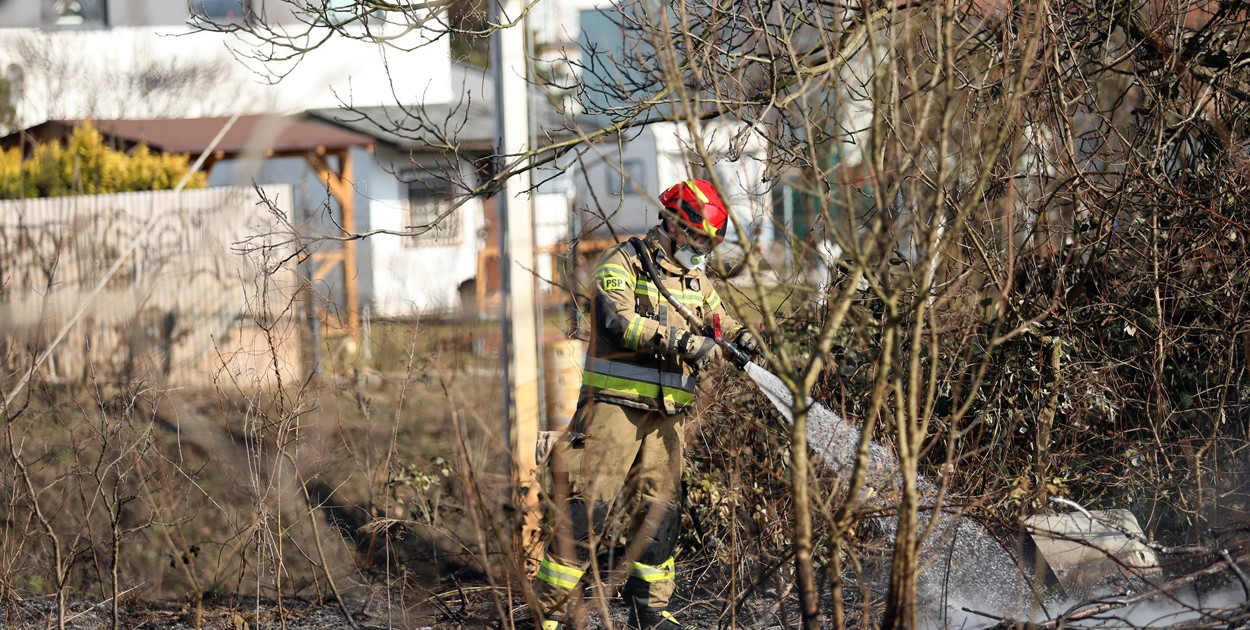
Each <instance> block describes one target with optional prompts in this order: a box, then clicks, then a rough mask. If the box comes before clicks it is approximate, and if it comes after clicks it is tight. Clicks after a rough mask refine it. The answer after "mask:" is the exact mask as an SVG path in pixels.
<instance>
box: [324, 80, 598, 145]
mask: <svg viewBox="0 0 1250 630" xmlns="http://www.w3.org/2000/svg"><path fill="white" fill-rule="evenodd" d="M451 76H452V92H453V93H454V94H459V95H460V96H459V97H458V98H459V100H457V101H455V102H451V103H433V104H425V105H398V106H397V105H386V106H376V107H355V108H350V109H341V108H333V109H313V110H309V111H308V112H307V114H308V115H309V116H310V117H313V118H317V119H320V120H324V121H326V122H330V123H333V124H337V125H341V126H342V127H344V128H345V129H349V130H352V131H355V132H359V133H362V134H365V135H369V136H372V137H374V138H377V139H378V140H380V141H383V142H387V143H389V144H392V145H394V146H396V147H399V148H401V149H405V150H409V151H448V150H453V149H454V150H457V151H467V152H477V153H489V152H492V151H494V150H495V148H496V145H497V144H498V134H497V133H496V132H495V85H494V83H495V82H494V80H493V77H492V76H491V75H490V74H489V73H488V72H486V71H485V70H482V69H481V68H476V67H473V66H470V65H467V64H462V63H453V64H452V67H451ZM529 109H530V118H531V120H533V121H534V125H535V129H534V132H535V137H536V138H537V139H538V143H539V144H540V145H541V144H545V143H547V142H549V141H551V140H552V139H554V138H568V137H572V136H573V135H574V134H575V131H574V130H575V126H574V125H575V121H573V120H572V119H571V117H569V116H566V115H564V114H562V113H561V112H560V111H558V110H557V109H556V107H555V106H553V105H552V104H551V102H550V101H549V100H548V98H547V96H546V94H545V93H544V92H543V91H542V90H541V89H538V88H535V87H531V88H530V90H529Z"/></svg>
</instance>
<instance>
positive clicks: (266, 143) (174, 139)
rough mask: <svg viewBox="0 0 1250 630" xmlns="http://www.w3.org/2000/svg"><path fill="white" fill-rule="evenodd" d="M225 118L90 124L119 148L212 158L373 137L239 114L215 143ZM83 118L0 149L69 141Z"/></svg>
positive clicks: (362, 142)
mask: <svg viewBox="0 0 1250 630" xmlns="http://www.w3.org/2000/svg"><path fill="white" fill-rule="evenodd" d="M229 120H230V118H229V117H225V116H222V117H213V118H158V119H150V120H92V121H91V124H92V125H93V126H94V127H95V128H96V129H98V130H99V131H100V133H102V134H103V135H104V137H105V139H106V140H107V141H108V142H109V143H111V144H113V145H115V146H117V147H119V148H122V149H129V148H131V147H134V146H136V145H139V144H145V145H147V146H148V147H150V148H152V149H153V150H155V151H158V152H162V153H188V154H193V155H194V154H199V153H201V152H203V151H204V150H205V149H207V148H209V147H210V146H211V147H212V148H213V153H214V155H215V156H216V157H217V158H222V157H227V156H235V155H240V154H243V153H248V152H260V153H263V154H266V155H283V154H286V155H294V154H302V153H306V152H308V151H331V150H339V149H345V148H353V147H361V148H369V147H372V146H373V144H374V142H375V139H374V138H372V137H370V136H368V135H365V134H361V133H356V132H354V131H351V130H348V129H344V128H342V127H339V126H336V125H331V124H326V123H324V122H319V121H316V120H312V119H304V118H298V117H284V116H272V115H253V116H239V117H238V119H237V120H235V121H234V123H233V124H232V125H230V127H229V129H227V130H226V131H225V133H224V135H222V137H221V139H220V140H219V141H218V142H216V144H214V142H213V140H214V138H216V137H217V135H218V134H219V133H221V132H222V130H223V129H224V128H225V127H226V123H227V122H229ZM82 123H83V121H82V120H50V121H48V122H45V123H43V124H40V125H36V126H34V127H31V128H29V129H25V130H23V131H19V132H15V133H12V134H9V135H8V136H5V137H3V138H0V147H4V148H11V147H14V146H19V145H20V144H21V143H23V142H27V143H29V142H32V141H33V142H47V141H50V140H57V139H62V138H66V137H69V135H70V134H71V133H73V130H74V129H75V128H77V127H79V126H80V125H82Z"/></svg>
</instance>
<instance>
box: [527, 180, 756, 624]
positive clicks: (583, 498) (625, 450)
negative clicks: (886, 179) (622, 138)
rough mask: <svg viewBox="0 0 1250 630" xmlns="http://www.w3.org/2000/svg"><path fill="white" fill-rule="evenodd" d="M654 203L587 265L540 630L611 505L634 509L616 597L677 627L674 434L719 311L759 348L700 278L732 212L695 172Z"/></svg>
mask: <svg viewBox="0 0 1250 630" xmlns="http://www.w3.org/2000/svg"><path fill="white" fill-rule="evenodd" d="M660 203H661V206H662V209H661V212H660V224H659V225H658V226H656V227H653V228H651V229H650V230H649V231H648V232H647V235H646V237H645V238H642V239H637V238H634V239H630V240H629V241H626V242H624V243H620V244H617V245H615V246H613V247H611V248H609V249H608V250H607V251H606V252H604V254H603V256H602V257H601V258H600V259H599V264H598V266H597V267H596V268H595V273H594V293H593V300H592V304H591V326H592V332H591V339H590V345H589V349H588V352H587V358H586V365H585V369H584V370H583V377H582V388H581V392H580V395H579V399H578V406H577V411H576V412H575V413H574V416H573V420H572V422H571V423H570V426H569V430H568V432H566V434H565V436H566V439H563V440H561V441H560V442H559V443H558V444H557V446H556V448H555V450H554V452H553V454H552V457H551V472H552V481H553V488H552V495H553V497H555V499H556V501H557V505H561V504H562V505H563V506H564V509H563V510H560V514H558V515H557V518H556V523H557V525H556V528H555V530H556V531H555V533H554V535H553V536H552V538H551V540H550V541H549V542H548V545H547V550H546V554H545V556H544V558H543V560H542V563H541V564H540V566H539V569H538V574H537V576H536V577H535V579H534V590H535V597H536V600H537V602H538V605H539V607H540V610H538V611H535V612H536V613H537V614H535V618H536V619H539V620H541V621H540V625H539V627H540V628H542V630H554V629H556V628H561V627H562V624H563V623H564V621H565V619H566V614H567V612H568V611H569V605H570V599H571V598H572V596H573V594H574V592H575V590H576V589H577V588H578V583H579V582H580V581H581V579H582V576H583V575H584V574H585V572H586V571H587V568H588V567H589V566H590V561H591V554H592V552H593V550H594V547H595V545H594V541H595V539H596V537H597V536H599V535H601V534H602V533H603V529H604V524H605V521H606V520H607V517H608V515H609V513H610V512H613V511H614V508H615V509H623V510H626V511H627V513H628V514H629V515H630V521H629V522H630V530H629V531H630V543H629V545H628V548H627V550H626V552H625V554H624V556H625V557H624V560H625V562H626V563H627V564H628V568H629V577H628V579H627V580H626V582H625V585H624V587H623V588H622V593H621V594H622V596H623V598H624V599H625V602H626V605H627V607H628V610H629V616H630V627H631V628H636V629H641V630H652V629H657V630H671V629H676V628H681V627H683V626H682V625H681V623H680V622H679V621H677V619H676V617H675V616H674V615H673V613H672V611H670V610H669V602H670V600H671V597H672V595H673V591H674V589H675V587H676V584H675V582H674V577H675V568H674V558H673V551H674V548H675V547H676V544H677V536H678V532H679V528H680V525H681V513H680V511H679V506H680V505H681V499H682V497H681V496H680V493H681V472H682V467H683V464H684V457H685V455H684V449H685V441H684V435H683V429H684V425H685V417H686V410H687V409H688V408H689V407H690V405H691V404H692V403H693V402H694V398H695V390H696V386H697V384H698V380H699V376H700V374H701V373H704V372H706V368H707V366H708V365H709V364H711V363H712V362H713V361H716V360H717V359H718V357H719V356H720V347H719V346H718V345H717V343H716V341H715V340H714V339H713V338H712V337H711V336H709V335H710V334H711V324H712V323H713V318H712V316H713V315H714V314H716V315H719V316H720V321H721V325H722V328H723V330H724V331H725V333H726V334H725V338H727V339H730V340H732V341H733V342H734V343H736V344H737V345H738V346H739V347H740V348H742V349H744V350H746V351H748V352H751V353H754V352H755V348H756V346H755V343H754V341H753V339H752V337H751V336H750V335H749V334H748V333H747V331H746V329H745V328H744V327H742V326H741V325H739V324H738V323H737V322H736V321H734V320H733V319H732V318H730V317H729V316H728V315H726V314H725V310H724V308H723V306H722V305H721V298H720V296H719V295H718V294H717V292H716V289H715V288H713V287H712V283H711V282H710V281H709V280H708V277H707V275H706V274H705V268H706V265H707V257H708V255H709V254H710V253H711V252H712V250H713V248H714V247H715V246H716V245H717V244H718V243H720V242H722V241H723V240H724V233H725V227H726V223H727V220H728V212H727V208H726V207H725V203H724V202H723V201H722V199H721V197H720V195H719V194H718V193H717V191H716V188H715V187H714V186H713V185H712V184H711V183H710V182H708V181H705V180H702V179H692V180H687V181H683V182H681V183H678V184H676V185H674V186H672V187H671V188H669V189H668V190H666V191H664V193H663V194H662V195H660ZM644 256H645V257H648V258H649V259H650V260H648V259H647V258H644ZM648 263H650V264H648ZM648 268H650V269H651V271H653V272H655V276H658V277H654V276H652V274H651V273H649V272H648ZM661 285H662V286H661ZM666 294H667V296H666ZM668 296H671V298H672V299H675V300H676V301H677V302H678V303H680V305H681V306H682V307H684V309H685V312H684V313H683V312H682V310H681V309H679V308H678V307H677V306H675V305H674V304H673V303H672V302H671V301H670V299H669V298H668ZM691 320H694V321H691ZM622 491H624V492H622ZM622 503H623V504H622Z"/></svg>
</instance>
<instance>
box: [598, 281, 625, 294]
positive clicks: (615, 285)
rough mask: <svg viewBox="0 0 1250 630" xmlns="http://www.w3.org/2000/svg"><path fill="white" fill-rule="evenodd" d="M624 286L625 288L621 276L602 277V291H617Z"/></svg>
mask: <svg viewBox="0 0 1250 630" xmlns="http://www.w3.org/2000/svg"><path fill="white" fill-rule="evenodd" d="M624 288H625V281H624V280H622V279H621V278H604V279H603V290H604V291H619V290H621V289H624Z"/></svg>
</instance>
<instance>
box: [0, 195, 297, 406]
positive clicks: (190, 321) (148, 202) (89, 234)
mask: <svg viewBox="0 0 1250 630" xmlns="http://www.w3.org/2000/svg"><path fill="white" fill-rule="evenodd" d="M290 199H291V192H290V188H289V187H288V186H271V187H265V188H263V189H262V191H261V192H258V191H257V190H256V189H253V188H243V187H223V188H207V189H201V190H191V191H182V192H173V191H157V192H141V193H124V194H115V195H91V196H82V197H61V198H51V199H31V200H23V201H6V202H0V343H2V344H3V357H0V360H3V361H4V363H5V368H6V373H9V374H12V373H14V372H16V371H20V370H23V369H28V368H29V366H30V364H31V358H32V357H33V356H37V355H38V354H39V353H42V352H44V351H45V350H47V349H49V348H50V349H51V350H50V353H49V355H48V360H47V361H46V362H45V363H44V365H43V366H42V367H41V370H43V375H45V376H46V377H47V378H49V379H50V380H52V381H54V382H57V381H67V380H74V379H95V380H96V381H97V382H99V381H104V382H112V383H117V384H128V383H131V382H133V381H137V380H142V381H146V382H149V383H153V384H156V383H159V384H165V385H168V386H179V387H201V386H211V385H213V384H214V383H216V382H217V381H218V379H223V378H225V379H228V380H229V381H232V382H235V383H238V384H240V385H244V386H249V387H250V386H272V385H275V384H277V383H278V382H279V380H281V381H282V382H292V379H293V378H295V377H296V375H297V374H298V372H299V370H300V366H299V339H300V336H299V330H300V329H299V324H300V321H299V317H298V315H299V313H300V309H293V308H288V307H289V306H290V304H291V302H292V300H294V299H296V297H297V296H298V295H299V287H300V283H299V279H298V275H297V274H296V273H295V269H294V262H293V260H292V257H291V252H290V248H289V246H288V245H285V244H284V243H288V242H289V239H288V238H287V236H289V232H288V233H287V235H284V234H283V229H284V227H285V226H287V225H289V224H288V223H287V220H286V219H287V218H288V217H289V216H290V208H289V204H290ZM266 200H267V201H266ZM70 322H73V324H72V326H69V327H68V333H67V334H66V335H65V336H64V338H63V339H61V340H60V341H59V342H56V341H55V339H56V337H57V335H58V334H59V333H60V332H61V331H62V329H65V328H66V327H67V324H69V323H70Z"/></svg>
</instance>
